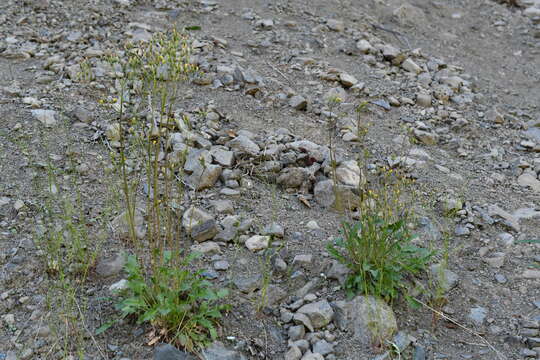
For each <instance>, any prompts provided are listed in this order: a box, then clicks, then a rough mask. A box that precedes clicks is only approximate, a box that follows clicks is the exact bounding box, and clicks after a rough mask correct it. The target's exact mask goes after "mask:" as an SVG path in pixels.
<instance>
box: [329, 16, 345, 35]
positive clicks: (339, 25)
mask: <svg viewBox="0 0 540 360" xmlns="http://www.w3.org/2000/svg"><path fill="white" fill-rule="evenodd" d="M326 26H328V28H329V29H330V30H333V31H337V32H341V31H344V30H345V24H344V23H343V21H341V20H336V19H328V20H327V21H326Z"/></svg>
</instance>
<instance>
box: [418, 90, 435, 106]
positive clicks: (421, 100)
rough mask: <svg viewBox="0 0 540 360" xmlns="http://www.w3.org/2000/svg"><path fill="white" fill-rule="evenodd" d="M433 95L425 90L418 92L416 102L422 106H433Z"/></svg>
mask: <svg viewBox="0 0 540 360" xmlns="http://www.w3.org/2000/svg"><path fill="white" fill-rule="evenodd" d="M431 100H432V98H431V95H430V94H426V93H424V92H421V93H418V94H416V104H417V105H418V106H422V107H431Z"/></svg>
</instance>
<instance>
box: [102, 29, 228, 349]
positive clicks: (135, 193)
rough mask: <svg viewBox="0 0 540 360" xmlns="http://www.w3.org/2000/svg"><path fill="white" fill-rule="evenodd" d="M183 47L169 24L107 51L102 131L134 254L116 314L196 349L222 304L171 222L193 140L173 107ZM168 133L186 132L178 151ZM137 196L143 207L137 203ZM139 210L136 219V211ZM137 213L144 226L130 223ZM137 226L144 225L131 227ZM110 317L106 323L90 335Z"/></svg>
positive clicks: (184, 61) (189, 68)
mask: <svg viewBox="0 0 540 360" xmlns="http://www.w3.org/2000/svg"><path fill="white" fill-rule="evenodd" d="M190 53H191V47H190V41H189V38H188V37H187V36H186V35H184V34H181V33H179V32H178V31H176V30H172V31H170V32H166V33H158V34H156V35H155V36H154V37H153V38H152V39H151V40H150V41H148V42H146V43H138V44H130V45H128V46H127V47H126V49H125V52H124V53H123V56H121V57H120V56H108V57H107V61H108V62H109V64H110V65H111V69H114V73H115V76H117V77H118V79H116V81H115V85H114V91H113V92H114V95H115V96H116V98H115V99H112V101H109V104H110V106H112V108H113V109H115V110H116V111H117V119H115V122H114V123H113V124H111V126H110V127H109V129H108V131H107V137H108V140H109V141H110V145H111V146H112V148H114V150H113V151H111V158H112V162H113V169H114V170H115V171H116V172H117V174H118V178H119V186H120V189H121V191H120V192H121V194H122V196H123V198H124V203H125V209H126V210H125V212H124V213H123V214H122V215H123V218H124V219H125V222H126V223H127V224H126V225H127V233H128V238H129V240H130V244H131V245H132V246H133V249H132V250H133V253H134V255H133V256H130V257H129V259H128V261H127V265H126V271H127V273H128V279H127V291H126V293H125V294H123V296H122V297H121V299H120V301H119V302H118V303H117V309H118V310H119V311H120V312H121V317H122V318H125V317H128V316H129V317H134V318H136V320H137V322H138V323H149V324H151V325H152V326H153V327H154V329H155V331H154V333H153V340H152V342H157V341H159V340H162V341H170V342H173V343H175V344H176V345H178V346H181V347H183V348H185V349H187V350H188V351H194V352H196V351H197V350H199V349H200V348H202V347H203V346H204V345H205V344H206V343H207V342H208V341H209V340H210V339H214V338H216V336H217V330H216V328H217V326H218V323H219V320H220V318H221V316H222V312H223V311H224V310H226V309H228V306H227V305H225V304H222V303H221V300H222V299H223V298H224V297H225V296H226V295H227V290H226V289H219V290H214V289H213V287H212V285H211V283H210V282H209V281H207V280H205V279H204V277H203V276H202V273H201V272H202V270H198V271H194V270H193V268H194V267H195V264H194V261H195V259H196V258H197V257H198V255H196V254H189V252H188V250H187V249H188V248H189V243H188V242H183V241H182V240H183V239H185V238H186V237H185V236H184V235H185V234H182V233H181V225H179V221H178V219H179V218H180V217H181V216H182V215H181V211H180V210H181V208H182V203H183V202H184V201H185V198H184V180H183V175H184V173H183V167H184V162H185V159H186V154H187V147H188V146H190V145H193V144H192V140H191V137H192V133H191V124H190V121H189V118H188V117H187V115H185V114H183V113H182V112H181V111H180V110H178V109H175V108H174V107H175V105H176V101H177V100H178V98H179V97H180V95H181V92H180V85H181V83H182V82H184V81H186V80H188V79H189V76H190V75H191V74H193V73H194V72H196V71H197V68H196V66H195V65H193V64H191V62H190V61H189V56H190ZM173 133H180V134H182V136H183V137H185V138H186V143H185V145H186V149H185V150H182V151H180V150H175V149H174V147H173V146H172V145H171V135H172V134H173ZM199 165H200V167H201V169H202V171H203V172H204V171H205V170H206V168H207V164H205V163H204V160H201V162H200V164H199ZM201 176H202V174H201ZM141 185H142V186H141ZM141 187H142V188H143V191H144V197H143V198H142V199H141V193H140V192H139V190H140V188H141ZM141 200H143V201H141ZM143 202H144V204H145V205H146V206H141V203H143ZM140 208H144V211H141V213H144V219H143V216H139V215H138V214H139V210H140ZM137 218H139V219H140V221H142V222H143V223H144V224H141V223H136V221H137ZM141 226H144V227H145V229H144V231H138V230H137V229H138V228H139V227H141ZM114 323H115V321H110V322H108V323H106V324H105V325H103V326H102V327H101V328H99V329H98V330H97V333H101V332H103V331H105V330H106V329H107V328H108V327H110V326H111V325H112V324H114Z"/></svg>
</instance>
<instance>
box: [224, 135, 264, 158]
mask: <svg viewBox="0 0 540 360" xmlns="http://www.w3.org/2000/svg"><path fill="white" fill-rule="evenodd" d="M227 146H228V147H230V148H231V149H233V150H235V151H237V152H239V153H243V154H248V155H253V156H256V155H258V154H259V152H260V151H261V149H260V148H259V145H257V144H256V143H254V142H253V141H252V140H251V139H250V138H248V137H247V136H245V135H238V136H237V137H235V138H234V139H232V140H231V141H229V142H228V143H227Z"/></svg>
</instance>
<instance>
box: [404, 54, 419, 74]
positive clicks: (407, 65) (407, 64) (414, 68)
mask: <svg viewBox="0 0 540 360" xmlns="http://www.w3.org/2000/svg"><path fill="white" fill-rule="evenodd" d="M401 67H402V68H403V69H405V70H407V71H408V72H412V73H415V74H420V73H421V72H422V68H421V67H420V66H418V65H417V64H416V63H415V62H414V61H413V60H412V59H411V58H407V59H405V61H403V62H402V63H401Z"/></svg>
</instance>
